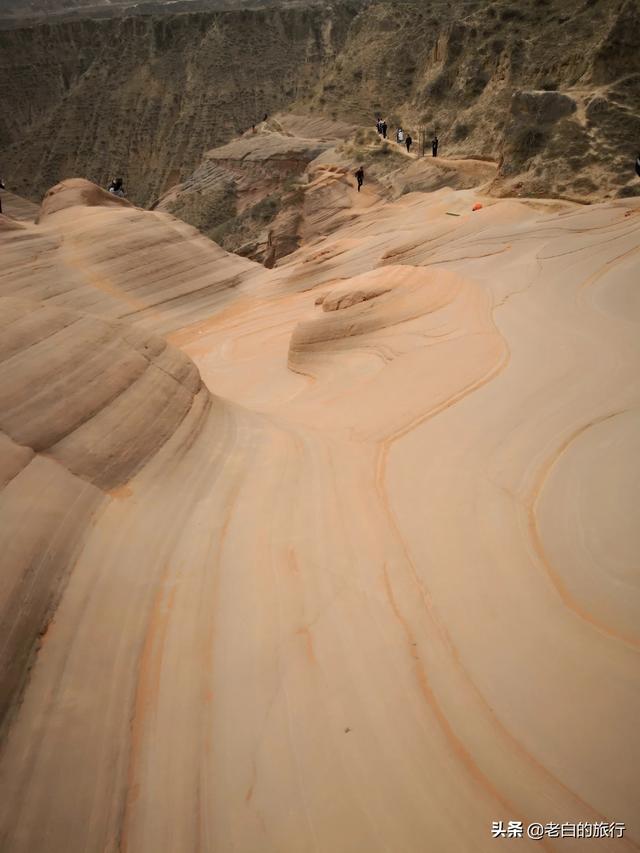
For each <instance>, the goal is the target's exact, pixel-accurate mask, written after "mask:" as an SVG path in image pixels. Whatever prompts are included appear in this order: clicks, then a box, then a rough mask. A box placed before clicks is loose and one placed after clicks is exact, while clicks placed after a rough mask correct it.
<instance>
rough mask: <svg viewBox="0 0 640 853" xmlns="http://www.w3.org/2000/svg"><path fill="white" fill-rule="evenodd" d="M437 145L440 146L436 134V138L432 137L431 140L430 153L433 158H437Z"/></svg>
mask: <svg viewBox="0 0 640 853" xmlns="http://www.w3.org/2000/svg"><path fill="white" fill-rule="evenodd" d="M438 145H440V141H439V139H438V136H437V134H436V136H434V137H433V139H432V140H431V153H432V154H433V156H434V157H437V156H438Z"/></svg>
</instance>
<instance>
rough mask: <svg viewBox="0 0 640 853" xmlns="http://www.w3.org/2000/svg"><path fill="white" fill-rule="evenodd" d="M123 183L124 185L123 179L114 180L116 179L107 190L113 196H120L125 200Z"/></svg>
mask: <svg viewBox="0 0 640 853" xmlns="http://www.w3.org/2000/svg"><path fill="white" fill-rule="evenodd" d="M123 183H124V182H123V180H122V178H114V179H113V180H112V181H111V183H110V184H109V186H108V187H107V190H108V191H109V192H110V193H111V194H112V195H117V196H118V198H124V186H123Z"/></svg>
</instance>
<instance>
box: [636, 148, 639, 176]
mask: <svg viewBox="0 0 640 853" xmlns="http://www.w3.org/2000/svg"><path fill="white" fill-rule="evenodd" d="M636 175H637V176H638V177H639V178H640V154H638V156H637V157H636Z"/></svg>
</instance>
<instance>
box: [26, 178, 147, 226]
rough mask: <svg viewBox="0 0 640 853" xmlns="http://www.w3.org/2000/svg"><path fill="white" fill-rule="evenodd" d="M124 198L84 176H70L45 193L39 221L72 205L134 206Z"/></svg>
mask: <svg viewBox="0 0 640 853" xmlns="http://www.w3.org/2000/svg"><path fill="white" fill-rule="evenodd" d="M132 206H133V205H132V204H131V203H130V202H128V201H127V200H126V199H124V198H119V197H118V196H116V195H114V194H113V193H110V192H107V190H103V189H102V188H101V187H99V186H97V185H96V184H92V183H91V181H87V180H85V179H84V178H69V179H67V180H65V181H61V182H60V183H59V184H56V185H55V187H51V189H50V190H49V191H48V192H47V193H46V194H45V197H44V198H43V199H42V205H41V207H40V215H39V216H38V222H42V221H43V220H44V219H46V218H47V217H48V216H51V215H53V214H54V213H59V212H60V211H61V210H68V209H69V208H71V207H132Z"/></svg>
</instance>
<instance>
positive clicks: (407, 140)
mask: <svg viewBox="0 0 640 853" xmlns="http://www.w3.org/2000/svg"><path fill="white" fill-rule="evenodd" d="M405 145H406V146H407V154H411V146H412V145H413V139H412V138H411V134H410V133H407V138H406V139H405Z"/></svg>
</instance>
